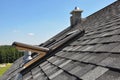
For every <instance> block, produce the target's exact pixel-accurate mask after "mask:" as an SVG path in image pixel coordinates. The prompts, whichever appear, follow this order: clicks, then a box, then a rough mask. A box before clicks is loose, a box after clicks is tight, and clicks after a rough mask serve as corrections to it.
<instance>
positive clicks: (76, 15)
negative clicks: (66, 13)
mask: <svg viewBox="0 0 120 80" xmlns="http://www.w3.org/2000/svg"><path fill="white" fill-rule="evenodd" d="M82 12H83V10H80V8H79V7H75V9H74V10H73V11H72V12H71V13H70V14H72V16H71V17H70V22H71V26H74V25H76V24H77V23H80V22H81V20H82V18H81V13H82Z"/></svg>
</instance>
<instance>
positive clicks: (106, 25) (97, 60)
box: [2, 1, 120, 80]
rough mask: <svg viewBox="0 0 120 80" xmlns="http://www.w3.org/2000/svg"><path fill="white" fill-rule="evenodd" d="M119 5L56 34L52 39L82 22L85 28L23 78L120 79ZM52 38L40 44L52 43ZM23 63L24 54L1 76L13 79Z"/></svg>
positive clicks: (66, 79)
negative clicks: (80, 33)
mask: <svg viewBox="0 0 120 80" xmlns="http://www.w3.org/2000/svg"><path fill="white" fill-rule="evenodd" d="M119 6H120V1H116V2H114V3H113V4H111V5H109V6H107V7H105V8H103V9H102V10H100V11H98V12H96V13H94V14H92V15H90V16H88V17H87V18H86V21H85V22H83V23H81V24H78V25H76V26H74V27H72V28H70V27H68V28H67V29H66V30H64V31H63V32H61V33H60V34H58V35H56V36H54V37H53V38H52V39H54V40H55V39H56V43H57V40H58V41H59V40H60V38H59V39H58V37H61V36H62V37H63V36H65V35H66V34H67V33H68V32H71V31H74V30H77V29H78V28H80V26H82V27H84V31H85V32H83V34H84V35H83V36H79V35H78V36H77V37H76V38H75V39H74V40H73V41H71V42H68V43H67V44H65V46H63V47H62V48H60V49H58V50H56V51H55V52H51V53H50V54H53V55H48V56H47V58H46V59H44V60H43V61H42V62H41V63H36V64H37V65H35V66H34V67H31V68H29V69H28V70H27V69H26V70H24V71H22V72H21V74H22V76H21V80H120V60H119V59H120V9H119ZM108 11H109V12H108ZM52 39H50V40H48V41H47V42H45V43H44V44H42V45H41V46H45V47H50V46H49V44H50V43H51V42H50V41H52ZM19 61H20V62H19ZM21 63H22V58H21V59H18V60H17V61H16V62H15V63H14V64H13V66H12V67H11V69H10V70H8V72H7V73H6V74H5V75H4V76H3V77H2V80H7V78H8V77H10V78H11V79H10V80H14V79H15V76H14V75H15V74H16V73H17V72H19V69H18V68H19V66H18V65H20V64H21ZM12 70H13V72H12ZM15 70H16V71H15ZM14 71H15V72H14ZM7 76H8V77H7ZM12 77H13V79H12ZM8 80H9V79H8ZM18 80H19V79H18Z"/></svg>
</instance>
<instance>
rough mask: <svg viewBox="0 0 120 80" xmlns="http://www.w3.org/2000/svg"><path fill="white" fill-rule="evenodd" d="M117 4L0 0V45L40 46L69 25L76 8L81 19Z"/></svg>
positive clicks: (89, 0)
mask: <svg viewBox="0 0 120 80" xmlns="http://www.w3.org/2000/svg"><path fill="white" fill-rule="evenodd" d="M114 1H116V0H0V45H8V44H12V43H13V42H14V41H17V42H23V43H27V44H32V45H36V44H40V43H42V42H45V41H46V40H48V39H49V38H51V37H52V36H54V35H56V34H57V33H59V32H60V31H62V30H63V29H65V28H66V27H68V26H69V25H70V22H69V21H70V20H69V17H70V16H71V15H70V14H69V13H70V12H71V11H72V10H73V9H74V7H75V6H78V7H80V9H82V10H84V12H83V13H82V17H87V16H88V15H90V14H92V13H94V12H96V11H98V10H100V9H101V8H103V7H105V6H107V5H108V4H111V3H112V2H114Z"/></svg>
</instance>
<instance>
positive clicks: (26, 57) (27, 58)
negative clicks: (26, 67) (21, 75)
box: [24, 51, 32, 63]
mask: <svg viewBox="0 0 120 80" xmlns="http://www.w3.org/2000/svg"><path fill="white" fill-rule="evenodd" d="M31 55H32V53H31V51H24V63H26V62H28V61H30V60H31V59H32V57H31Z"/></svg>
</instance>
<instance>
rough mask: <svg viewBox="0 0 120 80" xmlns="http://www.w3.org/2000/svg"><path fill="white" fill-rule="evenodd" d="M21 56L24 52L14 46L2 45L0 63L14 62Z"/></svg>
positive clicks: (0, 47)
mask: <svg viewBox="0 0 120 80" xmlns="http://www.w3.org/2000/svg"><path fill="white" fill-rule="evenodd" d="M21 56H23V53H22V52H18V50H17V49H16V48H15V47H13V46H0V63H13V62H14V61H15V60H16V59H18V58H20V57H21Z"/></svg>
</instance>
